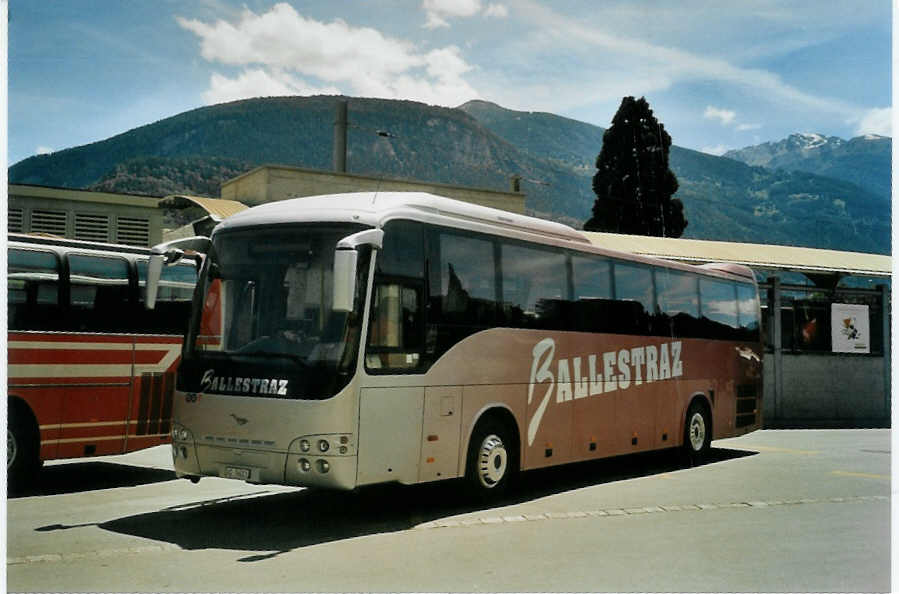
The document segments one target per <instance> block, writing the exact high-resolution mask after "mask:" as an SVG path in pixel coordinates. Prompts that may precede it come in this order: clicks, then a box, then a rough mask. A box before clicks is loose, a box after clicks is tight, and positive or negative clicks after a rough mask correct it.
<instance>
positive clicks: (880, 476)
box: [830, 470, 890, 480]
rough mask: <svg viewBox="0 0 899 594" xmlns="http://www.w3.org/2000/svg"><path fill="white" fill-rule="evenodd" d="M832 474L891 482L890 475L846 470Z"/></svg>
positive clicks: (835, 471)
mask: <svg viewBox="0 0 899 594" xmlns="http://www.w3.org/2000/svg"><path fill="white" fill-rule="evenodd" d="M830 474H835V475H837V476H854V477H858V478H870V479H886V480H889V479H890V477H889V475H886V474H870V473H867V472H846V471H845V470H834V471H833V472H831V473H830Z"/></svg>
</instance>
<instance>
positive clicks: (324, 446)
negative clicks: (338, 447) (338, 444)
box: [318, 439, 331, 453]
mask: <svg viewBox="0 0 899 594" xmlns="http://www.w3.org/2000/svg"><path fill="white" fill-rule="evenodd" d="M330 447H331V444H329V443H328V440H327V439H320V440H318V449H319V451H320V452H322V453H325V452H327V451H328V448H330Z"/></svg>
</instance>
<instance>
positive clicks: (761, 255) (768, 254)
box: [583, 231, 892, 278]
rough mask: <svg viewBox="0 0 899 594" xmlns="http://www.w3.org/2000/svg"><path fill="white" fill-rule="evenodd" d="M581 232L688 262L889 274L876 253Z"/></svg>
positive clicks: (607, 244)
mask: <svg viewBox="0 0 899 594" xmlns="http://www.w3.org/2000/svg"><path fill="white" fill-rule="evenodd" d="M583 233H584V235H586V236H587V238H588V239H589V240H590V241H591V243H593V244H594V245H597V246H601V247H604V248H609V249H613V250H618V251H622V252H628V253H631V254H639V255H642V256H654V257H656V258H664V259H668V260H677V261H680V262H688V263H692V264H704V263H708V262H731V263H734V264H744V265H746V266H749V267H751V268H773V269H778V270H788V271H791V272H801V273H803V274H806V275H807V276H809V278H812V277H814V276H817V275H821V274H826V275H841V276H842V275H859V276H879V277H890V276H891V275H892V258H891V257H890V256H883V255H880V254H865V253H861V252H840V251H836V250H822V249H817V248H805V247H794V246H785V245H765V244H758V243H731V242H727V241H709V240H704V239H680V238H677V239H675V238H673V237H645V236H642V235H620V234H617V233H593V232H587V231H584V232H583Z"/></svg>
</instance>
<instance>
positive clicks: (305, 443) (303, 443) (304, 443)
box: [300, 439, 311, 452]
mask: <svg viewBox="0 0 899 594" xmlns="http://www.w3.org/2000/svg"><path fill="white" fill-rule="evenodd" d="M310 447H311V446H310V445H309V440H308V439H301V440H300V450H302V451H304V452H308V451H309V448H310Z"/></svg>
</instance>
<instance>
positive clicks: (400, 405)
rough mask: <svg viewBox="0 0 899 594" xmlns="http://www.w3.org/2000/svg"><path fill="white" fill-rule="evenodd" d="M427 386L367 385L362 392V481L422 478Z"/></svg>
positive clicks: (360, 445)
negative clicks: (423, 420) (419, 465)
mask: <svg viewBox="0 0 899 594" xmlns="http://www.w3.org/2000/svg"><path fill="white" fill-rule="evenodd" d="M423 414H424V388H422V387H414V386H413V387H406V388H402V387H396V388H363V389H361V390H360V393H359V466H358V474H357V481H356V483H357V484H358V485H367V484H370V483H381V482H387V481H398V482H400V483H403V484H412V483H416V482H418V475H419V472H418V462H419V460H420V458H421V438H422V417H423Z"/></svg>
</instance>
